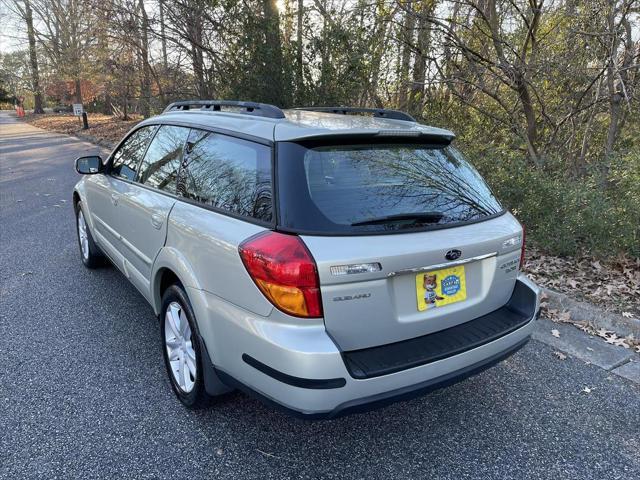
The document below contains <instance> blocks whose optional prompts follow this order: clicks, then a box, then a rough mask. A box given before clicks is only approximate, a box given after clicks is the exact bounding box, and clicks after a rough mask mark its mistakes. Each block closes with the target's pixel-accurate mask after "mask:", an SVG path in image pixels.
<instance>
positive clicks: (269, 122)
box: [141, 109, 455, 142]
mask: <svg viewBox="0 0 640 480" xmlns="http://www.w3.org/2000/svg"><path fill="white" fill-rule="evenodd" d="M282 112H283V113H284V118H269V117H263V116H258V115H250V114H247V113H242V112H234V111H215V112H214V111H203V110H200V109H193V110H179V111H175V110H173V111H169V112H166V113H163V114H162V115H158V116H157V117H153V118H150V119H148V120H145V121H144V122H142V123H141V125H146V124H157V123H163V124H164V123H167V124H185V125H188V126H191V127H193V128H198V127H204V128H213V129H218V130H221V131H226V132H229V133H234V132H235V133H240V134H242V135H246V136H251V137H257V138H260V139H263V140H267V141H277V142H279V141H295V140H305V139H314V138H316V139H317V138H326V137H331V136H371V137H380V136H383V137H425V138H428V139H433V138H438V139H441V140H444V141H451V140H452V139H453V138H454V137H455V135H454V134H453V132H451V131H449V130H445V129H442V128H437V127H430V126H427V125H422V124H420V123H417V122H411V121H406V120H396V119H389V118H381V117H374V116H363V115H344V114H338V113H328V112H317V111H308V110H298V109H289V110H283V111H282Z"/></svg>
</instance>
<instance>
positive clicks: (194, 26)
mask: <svg viewBox="0 0 640 480" xmlns="http://www.w3.org/2000/svg"><path fill="white" fill-rule="evenodd" d="M190 30H191V31H190V35H189V41H190V43H191V62H192V65H193V74H194V75H195V78H196V93H197V95H198V98H200V99H206V98H207V97H208V96H209V95H208V93H209V92H208V88H207V82H206V81H205V78H204V57H203V55H202V46H201V45H202V19H201V18H200V15H199V12H198V11H194V12H193V17H192V18H191V22H190Z"/></svg>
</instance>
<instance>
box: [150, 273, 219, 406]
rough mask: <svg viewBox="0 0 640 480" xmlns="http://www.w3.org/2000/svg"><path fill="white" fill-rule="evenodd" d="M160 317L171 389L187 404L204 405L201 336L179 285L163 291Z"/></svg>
mask: <svg viewBox="0 0 640 480" xmlns="http://www.w3.org/2000/svg"><path fill="white" fill-rule="evenodd" d="M160 318H161V322H160V332H161V335H162V342H163V349H162V352H163V356H164V363H165V366H166V368H167V373H168V375H169V380H170V381H171V387H172V388H173V391H174V392H175V394H176V396H177V397H178V399H179V400H180V401H181V402H182V403H183V404H184V405H185V406H186V407H188V408H201V407H204V406H207V405H208V404H209V402H210V400H211V397H210V396H209V395H208V394H207V392H206V390H205V386H204V376H203V367H202V366H203V363H202V354H201V351H200V337H199V335H198V330H197V325H196V322H195V315H194V313H193V309H192V308H191V303H190V302H189V299H188V298H187V295H186V293H185V292H184V290H183V289H182V287H181V286H180V285H177V284H175V285H172V286H170V287H169V288H167V290H166V291H165V293H164V295H163V296H162V310H161V317H160Z"/></svg>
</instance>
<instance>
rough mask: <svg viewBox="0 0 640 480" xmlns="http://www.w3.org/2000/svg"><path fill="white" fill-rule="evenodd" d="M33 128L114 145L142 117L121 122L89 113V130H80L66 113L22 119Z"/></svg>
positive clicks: (75, 120) (78, 124)
mask: <svg viewBox="0 0 640 480" xmlns="http://www.w3.org/2000/svg"><path fill="white" fill-rule="evenodd" d="M23 120H24V121H25V122H27V123H29V124H31V125H33V126H34V127H38V128H42V129H43V130H49V131H51V132H57V133H66V134H67V135H76V136H79V137H82V138H87V139H88V140H91V141H93V142H94V143H99V144H101V145H115V144H116V143H117V142H119V141H120V140H121V139H122V137H124V135H125V134H126V133H127V132H128V131H129V130H130V129H131V128H132V127H133V126H134V125H136V124H137V123H138V122H140V121H141V120H142V117H138V116H136V117H132V119H131V120H121V119H119V118H117V117H114V116H112V115H103V114H100V113H89V114H88V121H89V129H88V130H83V129H82V122H81V121H80V119H79V117H75V116H73V115H71V114H68V113H45V114H44V115H35V114H33V113H31V114H27V116H26V117H24V119H23Z"/></svg>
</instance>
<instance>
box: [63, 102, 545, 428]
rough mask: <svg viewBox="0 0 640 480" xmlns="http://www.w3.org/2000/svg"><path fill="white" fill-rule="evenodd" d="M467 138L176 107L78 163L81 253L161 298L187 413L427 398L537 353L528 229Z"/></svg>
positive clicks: (246, 107)
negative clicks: (252, 399)
mask: <svg viewBox="0 0 640 480" xmlns="http://www.w3.org/2000/svg"><path fill="white" fill-rule="evenodd" d="M453 138H454V135H453V134H452V133H451V132H449V131H447V130H442V129H438V128H433V127H428V126H424V125H420V124H418V123H417V122H416V121H415V120H414V119H413V118H412V117H410V116H409V115H407V114H405V113H402V112H398V111H394V110H382V109H357V108H345V107H337V108H328V107H327V108H300V109H292V110H281V109H279V108H277V107H274V106H272V105H266V104H258V103H249V102H233V101H186V102H177V103H173V104H171V105H170V106H169V107H167V108H166V110H165V111H164V112H163V114H162V115H159V116H157V117H154V118H151V119H148V120H146V121H144V122H142V123H140V124H139V125H137V126H136V127H135V128H134V129H133V130H132V131H131V132H129V133H128V134H127V136H126V137H125V138H124V139H123V140H122V141H121V142H120V144H119V145H118V146H117V147H116V148H115V149H114V151H113V153H112V154H111V155H110V156H109V158H108V159H106V160H105V161H103V160H102V159H100V157H81V158H79V159H77V160H76V170H77V171H78V172H79V173H81V174H85V175H84V176H83V177H82V179H81V180H80V181H79V182H78V184H77V185H76V187H75V190H74V193H73V200H74V205H75V212H76V224H77V231H78V243H79V246H80V254H81V258H82V261H83V263H84V264H85V266H87V267H88V268H94V267H96V266H98V265H99V264H100V263H101V262H102V261H103V260H104V258H105V257H106V258H107V259H109V260H110V262H111V263H113V264H114V265H116V266H117V267H118V269H120V270H121V271H122V273H123V274H124V275H125V276H126V277H127V278H128V279H129V280H130V281H131V283H132V284H133V285H134V286H135V287H136V288H137V289H138V290H139V291H140V292H141V294H142V295H143V296H144V297H145V298H146V299H147V301H148V302H149V303H150V304H151V306H152V307H153V309H154V311H155V313H156V314H157V315H158V316H159V318H160V323H161V336H162V342H163V348H162V352H163V355H164V362H165V365H166V368H167V372H168V376H169V379H170V381H171V385H172V387H173V390H174V391H175V394H176V395H177V397H178V399H179V400H180V401H181V402H182V403H184V404H185V405H186V406H188V407H200V406H203V405H205V404H208V403H209V400H210V399H211V397H213V396H216V395H220V394H223V393H225V392H228V391H230V390H232V389H235V388H239V389H241V390H243V391H245V392H248V393H251V394H254V395H256V396H258V397H259V398H261V399H263V400H265V401H267V402H269V403H272V404H274V405H277V406H280V407H284V408H285V409H287V410H288V411H290V412H294V413H297V414H300V415H303V416H305V417H334V416H336V415H340V414H344V413H348V412H354V411H359V410H363V409H368V408H371V407H372V406H379V405H382V404H385V403H389V402H391V401H394V400H398V399H401V398H408V397H412V396H415V395H419V394H422V393H424V392H427V391H429V390H433V389H435V388H438V387H442V386H444V385H447V384H450V383H453V382H455V381H458V380H460V379H462V378H465V377H467V376H469V375H472V374H475V373H477V372H479V371H481V370H483V369H485V368H487V367H489V366H491V365H493V364H495V363H496V362H498V361H500V360H502V359H504V358H506V357H507V356H508V355H510V354H511V353H513V352H515V351H516V350H517V349H519V348H520V347H522V346H523V345H524V344H525V343H526V342H527V340H528V339H529V336H530V334H531V330H532V328H533V320H534V319H535V318H536V315H537V312H538V307H539V289H538V287H537V286H536V285H535V284H534V283H532V282H531V281H530V280H528V279H527V278H526V277H525V276H524V275H523V274H522V273H520V268H521V265H522V258H523V254H524V231H523V229H522V227H521V225H520V224H519V223H518V222H517V221H516V219H515V218H514V217H513V216H512V215H511V214H510V213H508V212H507V211H505V209H504V208H503V207H502V206H501V205H500V203H499V201H498V200H497V199H496V198H495V197H494V196H493V194H492V193H491V191H490V189H489V188H488V187H487V185H486V184H485V182H484V181H483V179H482V178H481V177H480V175H479V174H478V173H477V171H476V170H475V169H474V168H473V167H472V166H471V165H470V164H469V163H468V162H467V161H466V160H465V158H464V156H463V155H462V154H461V153H460V152H459V151H458V150H456V149H455V148H454V147H453V146H451V142H452V140H453Z"/></svg>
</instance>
